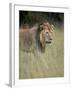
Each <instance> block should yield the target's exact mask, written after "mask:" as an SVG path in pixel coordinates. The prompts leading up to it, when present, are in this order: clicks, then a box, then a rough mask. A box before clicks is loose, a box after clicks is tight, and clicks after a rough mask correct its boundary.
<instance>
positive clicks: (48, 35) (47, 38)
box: [40, 22, 53, 47]
mask: <svg viewBox="0 0 72 90" xmlns="http://www.w3.org/2000/svg"><path fill="white" fill-rule="evenodd" d="M52 33H53V25H50V24H49V23H48V22H45V23H43V24H41V25H40V43H41V44H42V47H45V45H46V43H48V44H49V43H51V42H52V39H53V38H52Z"/></svg>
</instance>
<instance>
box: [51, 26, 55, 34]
mask: <svg viewBox="0 0 72 90" xmlns="http://www.w3.org/2000/svg"><path fill="white" fill-rule="evenodd" d="M54 28H55V27H54V25H53V24H52V25H51V32H53V31H54Z"/></svg>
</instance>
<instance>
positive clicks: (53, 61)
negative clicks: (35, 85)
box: [19, 28, 64, 79]
mask: <svg viewBox="0 0 72 90" xmlns="http://www.w3.org/2000/svg"><path fill="white" fill-rule="evenodd" d="M21 48H22V47H21ZM21 48H20V50H19V78H20V79H28V78H47V77H63V76H64V31H63V30H60V29H59V28H56V30H55V31H54V34H53V42H52V43H51V44H47V45H46V50H45V53H41V52H38V51H37V50H36V51H35V53H32V52H24V51H23V50H22V49H21Z"/></svg>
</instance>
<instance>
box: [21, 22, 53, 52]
mask: <svg viewBox="0 0 72 90" xmlns="http://www.w3.org/2000/svg"><path fill="white" fill-rule="evenodd" d="M53 27H54V26H53V25H50V24H49V22H43V23H41V24H39V25H38V24H36V25H35V26H33V27H32V28H28V27H27V28H26V27H25V28H24V27H22V28H20V30H19V43H20V47H22V49H23V50H24V51H27V52H30V51H33V50H35V49H38V50H39V51H42V52H44V51H45V47H46V44H50V43H51V42H52V39H53V38H52V33H53Z"/></svg>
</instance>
